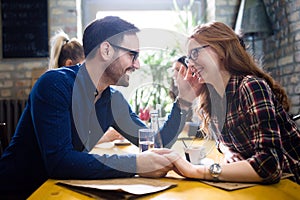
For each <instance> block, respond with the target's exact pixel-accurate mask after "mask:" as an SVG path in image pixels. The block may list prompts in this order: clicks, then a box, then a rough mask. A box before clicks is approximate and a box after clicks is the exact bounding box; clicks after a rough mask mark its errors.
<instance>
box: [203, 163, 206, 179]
mask: <svg viewBox="0 0 300 200" xmlns="http://www.w3.org/2000/svg"><path fill="white" fill-rule="evenodd" d="M205 173H206V165H204V173H203V180H205Z"/></svg>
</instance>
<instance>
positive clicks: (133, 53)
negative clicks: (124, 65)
mask: <svg viewBox="0 0 300 200" xmlns="http://www.w3.org/2000/svg"><path fill="white" fill-rule="evenodd" d="M110 45H111V46H112V47H115V48H118V49H121V50H124V51H128V52H129V53H131V54H132V55H133V58H132V62H134V61H136V60H137V59H138V57H139V55H140V52H138V51H134V50H131V49H127V48H125V47H121V46H119V45H116V44H111V43H110Z"/></svg>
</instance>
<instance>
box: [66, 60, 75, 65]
mask: <svg viewBox="0 0 300 200" xmlns="http://www.w3.org/2000/svg"><path fill="white" fill-rule="evenodd" d="M71 65H73V61H72V60H71V59H67V60H66V61H65V66H71Z"/></svg>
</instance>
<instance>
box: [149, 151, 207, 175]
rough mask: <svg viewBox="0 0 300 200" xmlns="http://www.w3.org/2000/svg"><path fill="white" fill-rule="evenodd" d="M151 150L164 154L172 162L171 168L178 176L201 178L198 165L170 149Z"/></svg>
mask: <svg viewBox="0 0 300 200" xmlns="http://www.w3.org/2000/svg"><path fill="white" fill-rule="evenodd" d="M151 151H152V152H155V153H157V154H160V155H163V156H165V157H166V158H167V159H168V160H169V161H170V162H171V163H173V165H174V167H173V170H174V171H175V172H176V173H177V174H178V175H180V176H183V177H187V178H202V177H203V173H201V170H198V166H196V165H193V164H191V163H190V162H188V161H186V160H185V159H183V158H182V157H181V156H180V155H179V154H178V153H176V152H175V151H173V150H171V149H152V150H151Z"/></svg>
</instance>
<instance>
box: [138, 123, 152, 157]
mask: <svg viewBox="0 0 300 200" xmlns="http://www.w3.org/2000/svg"><path fill="white" fill-rule="evenodd" d="M154 138H155V131H154V130H153V129H149V128H144V129H139V149H140V152H143V151H147V150H149V149H152V148H154Z"/></svg>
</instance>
